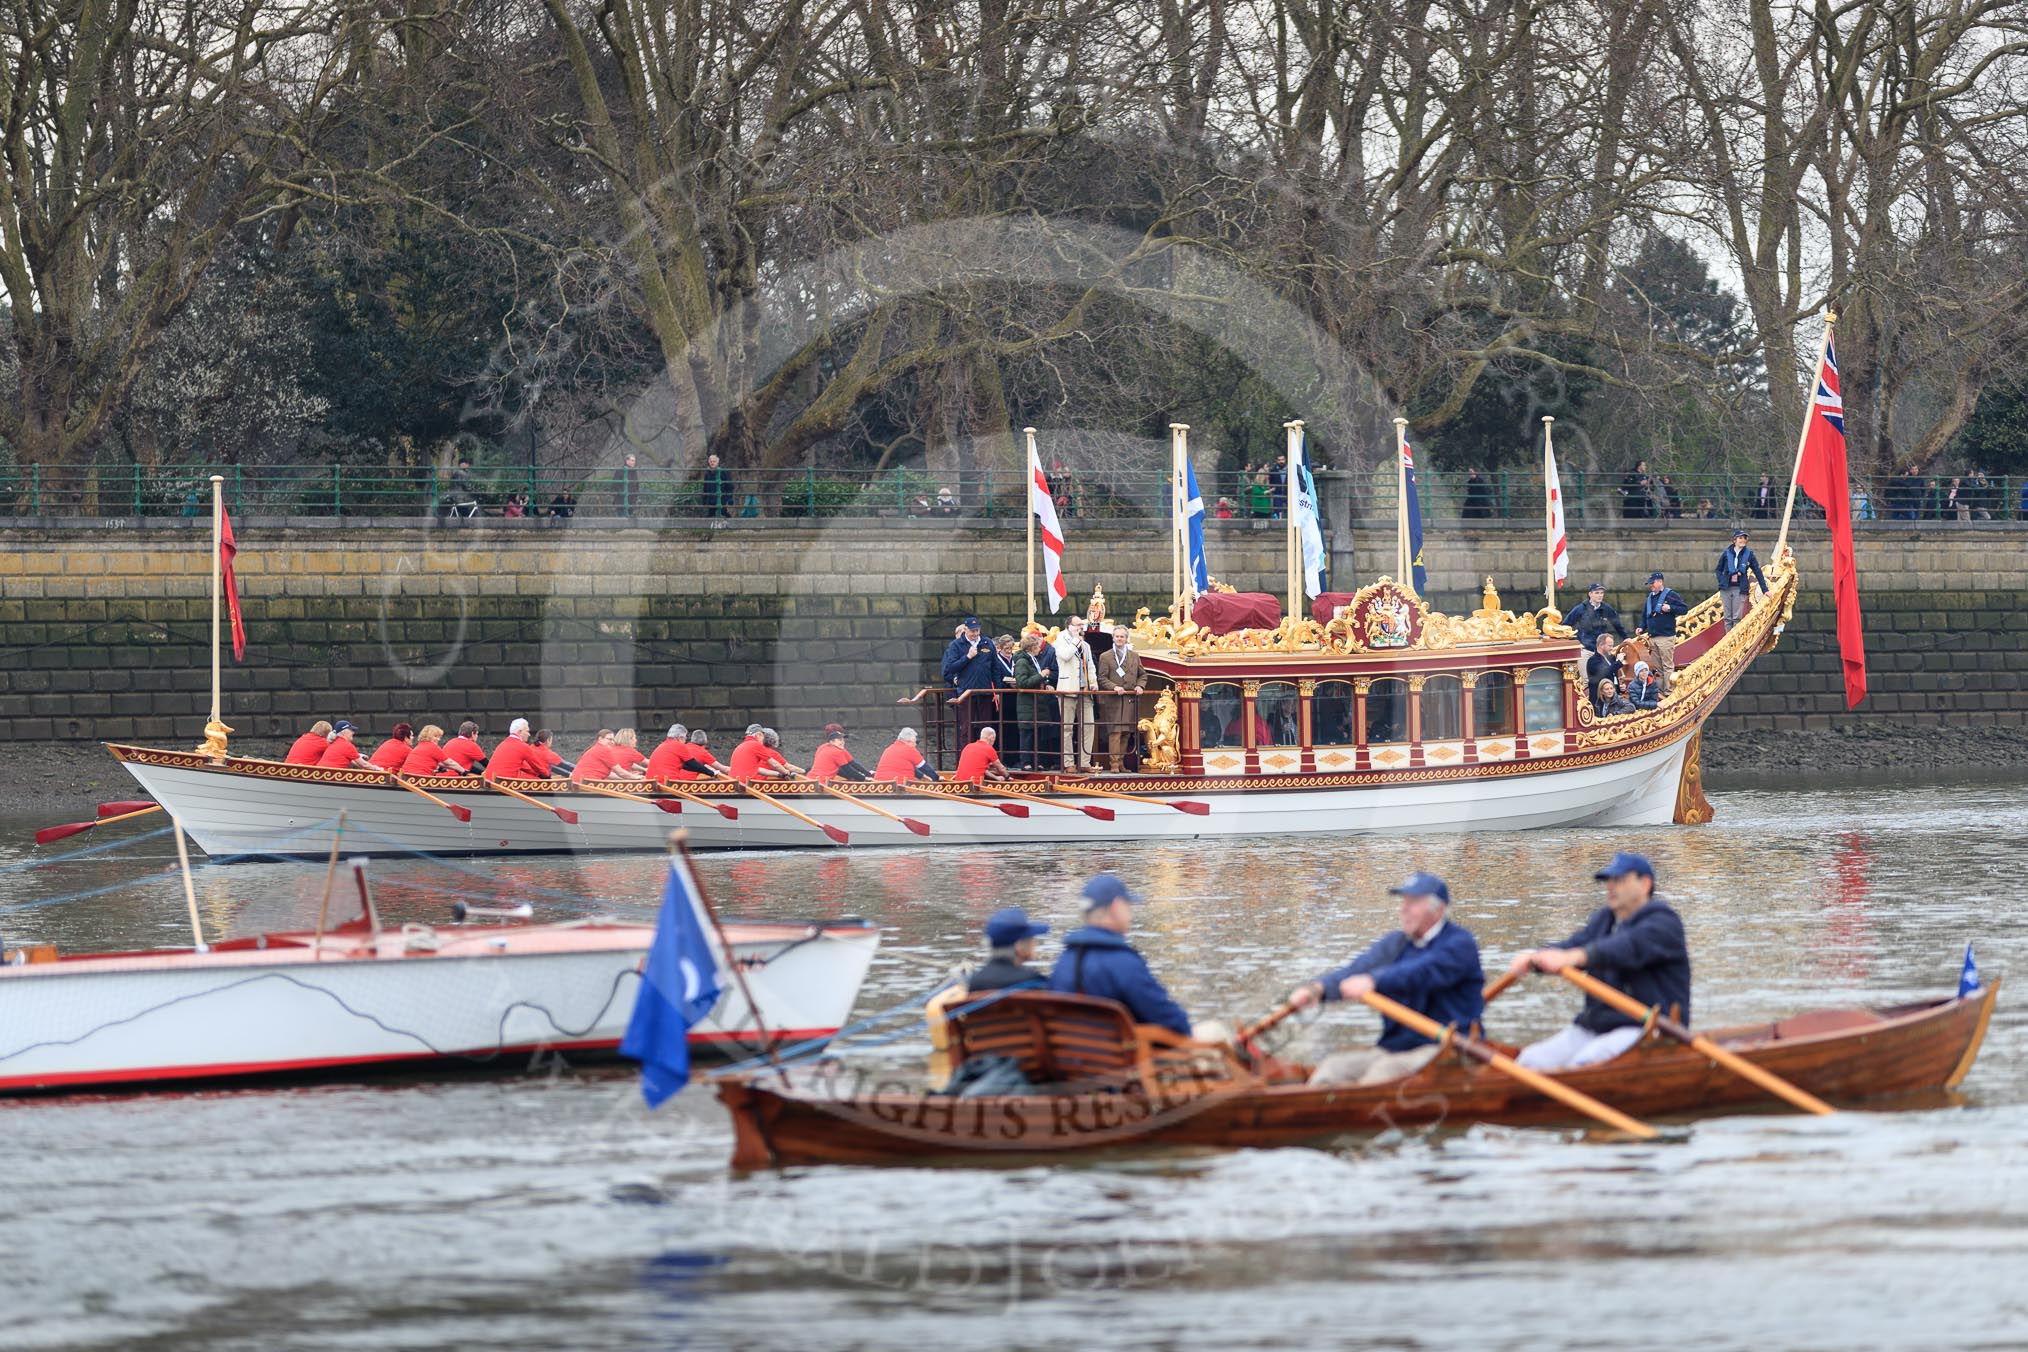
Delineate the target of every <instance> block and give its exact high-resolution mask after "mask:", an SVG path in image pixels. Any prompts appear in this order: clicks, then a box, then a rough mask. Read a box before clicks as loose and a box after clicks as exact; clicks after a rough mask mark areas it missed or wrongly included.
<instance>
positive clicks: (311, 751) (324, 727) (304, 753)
mask: <svg viewBox="0 0 2028 1352" xmlns="http://www.w3.org/2000/svg"><path fill="white" fill-rule="evenodd" d="M330 745H331V725H330V724H329V723H328V722H326V721H325V720H323V719H321V718H320V719H318V720H317V721H316V722H315V723H312V724H311V725H310V730H309V731H308V732H306V733H304V734H303V735H302V736H301V737H298V738H297V739H296V742H295V745H293V746H291V747H290V748H289V754H288V755H286V756H284V757H283V758H282V759H283V761H285V762H286V763H287V764H290V765H315V764H316V763H317V762H318V761H321V760H323V759H324V748H325V747H328V746H330Z"/></svg>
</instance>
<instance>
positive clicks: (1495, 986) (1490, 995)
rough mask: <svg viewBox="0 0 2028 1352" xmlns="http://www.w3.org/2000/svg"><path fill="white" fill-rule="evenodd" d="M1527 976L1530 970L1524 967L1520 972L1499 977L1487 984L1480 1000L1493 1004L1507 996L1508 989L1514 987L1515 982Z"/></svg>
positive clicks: (1480, 995)
mask: <svg viewBox="0 0 2028 1352" xmlns="http://www.w3.org/2000/svg"><path fill="white" fill-rule="evenodd" d="M1527 975H1528V969H1527V968H1526V967H1523V968H1522V969H1521V970H1520V971H1518V972H1509V973H1507V975H1505V976H1503V977H1497V978H1495V979H1494V980H1492V981H1488V982H1487V983H1486V989H1485V990H1483V991H1481V992H1479V998H1480V999H1481V1000H1484V1001H1485V1002H1486V1003H1487V1004H1491V1003H1492V1002H1493V1001H1495V1000H1497V999H1499V998H1500V997H1501V996H1502V995H1504V994H1506V993H1507V988H1508V987H1509V986H1511V985H1513V984H1514V983H1515V982H1517V981H1519V980H1520V979H1521V978H1522V977H1524V976H1527Z"/></svg>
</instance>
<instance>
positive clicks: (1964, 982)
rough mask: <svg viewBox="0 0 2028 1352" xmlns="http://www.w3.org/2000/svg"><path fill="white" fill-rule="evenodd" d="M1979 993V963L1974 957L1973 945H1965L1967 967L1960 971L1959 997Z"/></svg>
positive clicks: (1962, 997)
mask: <svg viewBox="0 0 2028 1352" xmlns="http://www.w3.org/2000/svg"><path fill="white" fill-rule="evenodd" d="M1978 993H1979V964H1978V963H1977V962H1975V961H1973V959H1972V946H1971V945H1970V944H1966V945H1965V969H1964V970H1963V971H1962V972H1960V973H1958V999H1960V1000H1962V999H1964V998H1965V997H1966V996H1967V995H1977V994H1978Z"/></svg>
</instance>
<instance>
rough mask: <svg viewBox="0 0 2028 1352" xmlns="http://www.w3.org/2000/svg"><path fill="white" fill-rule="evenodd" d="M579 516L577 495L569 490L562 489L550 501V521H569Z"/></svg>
mask: <svg viewBox="0 0 2028 1352" xmlns="http://www.w3.org/2000/svg"><path fill="white" fill-rule="evenodd" d="M576 515H577V494H575V493H573V492H571V491H570V490H569V489H568V488H565V489H562V490H561V491H559V492H558V493H557V495H556V496H555V497H553V498H551V499H550V500H549V519H550V520H551V521H568V520H570V519H571V518H572V517H574V516H576Z"/></svg>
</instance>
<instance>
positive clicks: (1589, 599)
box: [1563, 582, 1627, 652]
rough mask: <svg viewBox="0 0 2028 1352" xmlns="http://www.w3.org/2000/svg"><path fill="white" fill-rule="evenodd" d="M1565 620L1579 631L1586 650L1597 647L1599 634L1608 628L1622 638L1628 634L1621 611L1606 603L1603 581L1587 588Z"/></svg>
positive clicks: (1580, 640) (1592, 649) (1578, 638)
mask: <svg viewBox="0 0 2028 1352" xmlns="http://www.w3.org/2000/svg"><path fill="white" fill-rule="evenodd" d="M1563 622H1564V624H1566V625H1568V626H1569V627H1570V628H1572V629H1575V630H1576V631H1577V641H1578V643H1580V644H1581V645H1583V647H1584V649H1585V651H1586V652H1591V651H1594V650H1596V649H1597V647H1598V636H1599V635H1600V634H1603V633H1604V632H1605V631H1606V630H1608V629H1610V630H1612V631H1613V632H1614V633H1615V634H1617V635H1619V636H1620V638H1622V639H1624V638H1626V636H1627V627H1626V625H1625V624H1623V623H1621V622H1620V613H1619V612H1618V611H1617V610H1614V609H1613V608H1612V607H1611V606H1609V605H1607V604H1606V599H1605V583H1603V582H1594V583H1592V584H1591V586H1590V587H1588V588H1587V589H1586V590H1585V593H1584V600H1582V601H1579V602H1578V603H1577V604H1576V605H1574V606H1572V607H1571V608H1570V610H1569V611H1568V612H1567V613H1566V614H1565V615H1564V617H1563Z"/></svg>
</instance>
